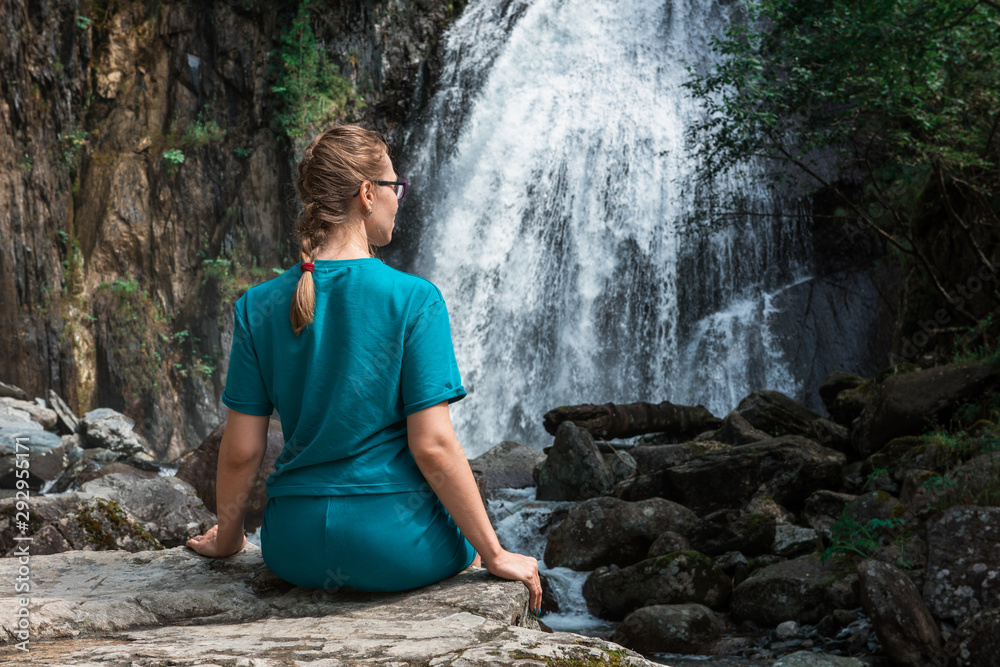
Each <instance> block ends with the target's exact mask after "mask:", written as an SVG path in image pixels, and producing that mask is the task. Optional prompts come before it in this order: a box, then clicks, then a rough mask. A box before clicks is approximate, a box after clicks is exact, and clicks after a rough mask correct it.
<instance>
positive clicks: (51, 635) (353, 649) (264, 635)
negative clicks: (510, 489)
mask: <svg viewBox="0 0 1000 667" xmlns="http://www.w3.org/2000/svg"><path fill="white" fill-rule="evenodd" d="M29 544H30V543H29ZM29 567H30V569H31V580H32V592H31V604H30V606H29V607H28V608H29V610H30V612H31V625H30V638H29V644H28V647H29V649H30V650H29V652H27V653H25V652H23V651H20V650H17V649H16V648H15V647H14V644H15V643H16V642H17V641H19V640H18V639H17V638H16V636H15V635H14V633H13V631H14V630H15V627H16V616H15V614H16V612H17V608H18V601H17V598H18V597H19V596H20V595H24V594H23V593H21V594H17V593H15V592H14V586H13V582H14V580H15V577H16V573H17V568H18V563H17V559H15V558H4V559H2V560H0V580H2V581H6V582H8V583H9V585H8V586H6V587H5V588H4V590H3V591H2V592H0V662H8V661H10V660H13V661H15V662H16V663H17V664H21V665H94V666H97V665H116V666H118V665H123V666H124V665H129V666H130V667H152V666H153V665H163V664H170V665H192V666H193V665H204V666H206V667H208V666H209V665H220V666H221V665H227V666H228V665H239V666H243V665H246V666H248V667H250V666H253V667H269V666H271V665H315V666H317V667H319V666H322V667H334V666H339V665H386V666H388V665H393V666H399V667H402V666H410V665H428V666H430V667H478V666H485V665H514V664H523V665H539V664H549V665H559V664H561V663H563V662H564V661H569V660H574V659H575V660H581V661H584V662H585V664H587V665H590V664H593V665H595V666H596V665H601V664H608V663H612V662H614V660H615V659H617V660H619V662H614V664H620V665H630V666H635V667H654V666H656V663H654V662H651V661H649V660H646V659H645V658H643V657H642V656H640V655H639V654H637V653H635V652H633V651H629V650H627V649H624V648H623V647H621V646H619V645H617V644H613V643H611V642H607V641H603V640H600V639H595V638H591V637H584V636H582V635H577V634H573V633H568V632H556V633H547V632H543V631H542V630H541V629H540V626H539V625H538V623H537V621H535V620H534V618H533V617H531V616H530V615H529V613H528V610H527V604H528V592H527V589H525V587H524V586H523V584H521V583H520V582H517V581H508V580H505V579H500V578H498V577H496V576H494V575H492V574H490V573H489V572H487V571H486V570H485V569H483V568H476V567H469V568H467V569H465V570H463V571H462V572H460V573H458V574H457V575H455V576H454V577H450V578H448V579H445V580H444V581H441V582H438V583H437V584H434V585H431V586H425V587H423V588H419V589H414V590H411V591H404V592H400V593H365V592H361V591H354V590H351V589H348V588H340V589H336V590H331V591H323V590H312V589H305V588H299V587H296V586H292V585H290V584H288V583H286V582H284V581H282V580H281V579H279V578H277V577H276V576H275V575H274V574H272V573H271V572H270V571H269V570H268V569H267V567H266V566H265V565H264V561H263V558H262V557H261V552H260V549H259V548H258V547H256V546H254V545H252V544H250V545H247V547H246V549H244V550H243V551H242V552H240V553H238V554H235V555H233V556H230V557H228V558H219V559H215V558H206V557H203V556H200V555H198V554H197V553H195V552H194V551H192V550H190V549H188V548H187V547H184V546H179V547H174V548H173V549H166V550H163V551H140V552H137V553H129V552H126V551H67V552H63V553H58V554H51V555H45V556H34V557H30V561H29Z"/></svg>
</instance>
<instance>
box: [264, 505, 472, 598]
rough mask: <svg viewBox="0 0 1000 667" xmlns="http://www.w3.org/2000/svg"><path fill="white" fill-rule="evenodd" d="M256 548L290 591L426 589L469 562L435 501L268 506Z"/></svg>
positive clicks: (466, 547)
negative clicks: (292, 587) (319, 589)
mask: <svg viewBox="0 0 1000 667" xmlns="http://www.w3.org/2000/svg"><path fill="white" fill-rule="evenodd" d="M260 546H261V552H262V554H263V557H264V563H265V564H266V565H267V567H268V569H270V570H271V572H273V573H274V574H276V575H277V576H278V577H280V578H281V579H284V580H285V581H287V582H288V583H290V584H294V585H296V586H302V587H303V588H323V589H334V588H339V587H341V586H346V587H349V588H353V589H355V590H359V591H405V590H409V589H412V588H419V587H421V586H427V585H429V584H433V583H436V582H438V581H441V580H442V579H446V578H447V577H450V576H452V575H455V574H457V573H459V572H461V571H462V570H464V569H465V568H467V567H468V566H469V565H471V564H472V561H473V559H475V557H476V550H475V548H473V546H472V545H471V544H470V543H469V541H468V540H467V539H465V536H464V535H462V533H461V531H460V530H459V529H458V526H457V525H455V521H454V520H453V519H452V518H451V515H450V514H449V513H448V510H446V509H445V507H444V505H442V504H441V500H440V499H439V498H438V497H437V496H436V495H434V494H433V493H430V494H425V493H420V492H406V493H373V494H358V495H351V496H277V497H274V498H269V499H268V501H267V504H266V505H265V507H264V519H263V523H262V524H261V528H260Z"/></svg>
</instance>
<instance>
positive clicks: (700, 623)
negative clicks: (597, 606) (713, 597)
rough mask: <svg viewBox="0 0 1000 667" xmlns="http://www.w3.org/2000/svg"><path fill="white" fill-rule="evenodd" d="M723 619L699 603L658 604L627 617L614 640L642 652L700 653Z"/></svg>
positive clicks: (715, 634)
mask: <svg viewBox="0 0 1000 667" xmlns="http://www.w3.org/2000/svg"><path fill="white" fill-rule="evenodd" d="M723 625H724V624H723V622H722V619H720V618H719V617H718V616H717V615H716V614H715V612H713V611H712V610H711V609H709V608H708V607H706V606H704V605H700V604H657V605H651V606H649V607H642V608H640V609H636V610H635V611H633V612H632V613H631V614H629V615H628V616H626V617H625V620H623V621H622V622H621V623H619V624H618V627H617V628H616V629H615V631H614V633H613V634H612V635H611V637H610V639H611V641H613V642H615V643H617V644H621V645H622V646H627V647H629V648H631V649H634V650H636V651H639V652H640V653H653V652H658V653H698V652H699V650H700V649H701V648H702V647H703V646H704V645H705V644H707V643H709V642H711V641H713V640H715V639H717V638H718V637H719V633H720V630H721V629H722V627H723Z"/></svg>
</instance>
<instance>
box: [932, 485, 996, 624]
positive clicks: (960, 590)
mask: <svg viewBox="0 0 1000 667" xmlns="http://www.w3.org/2000/svg"><path fill="white" fill-rule="evenodd" d="M927 554H928V557H927V580H926V582H925V584H924V591H923V593H924V600H926V601H927V604H928V606H929V607H930V608H931V611H932V612H933V613H934V615H935V616H936V617H937V618H939V619H942V620H947V621H951V622H953V623H956V624H957V623H961V622H962V621H964V620H965V619H967V618H969V617H970V616H972V615H973V614H975V613H977V612H979V611H982V610H984V609H989V608H992V607H996V606H998V603H1000V576H998V573H1000V507H975V506H968V505H958V506H955V507H951V508H949V509H948V510H946V511H945V512H944V514H943V515H942V516H941V518H940V519H938V520H937V521H934V522H932V523H930V524H929V525H928V527H927Z"/></svg>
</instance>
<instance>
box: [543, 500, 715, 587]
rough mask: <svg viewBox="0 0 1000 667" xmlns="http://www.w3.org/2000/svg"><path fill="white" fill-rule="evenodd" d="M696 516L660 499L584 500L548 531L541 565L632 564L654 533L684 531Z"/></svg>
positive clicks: (590, 566)
mask: <svg viewBox="0 0 1000 667" xmlns="http://www.w3.org/2000/svg"><path fill="white" fill-rule="evenodd" d="M697 520H698V517H697V516H696V515H695V513H694V512H692V511H691V510H689V509H687V508H686V507H684V506H682V505H678V504H677V503H673V502H670V501H669V500H664V499H663V498H649V499H648V500H641V501H639V502H635V503H630V502H627V501H624V500H619V499H617V498H611V497H607V496H605V497H601V498H591V499H589V500H584V501H583V502H581V503H579V504H578V505H576V506H575V507H573V509H571V510H570V512H569V515H568V516H567V517H566V520H565V521H563V522H562V523H561V524H559V526H558V527H557V528H556V529H555V530H553V531H552V533H551V534H550V535H549V539H548V544H546V546H545V564H546V565H548V566H549V567H568V568H571V569H574V570H581V571H589V570H593V569H594V568H596V567H598V566H600V565H611V564H615V565H618V566H619V567H624V566H626V565H631V564H633V563H637V562H639V561H641V560H643V559H644V558H646V555H647V553H648V552H649V548H650V546H651V545H652V544H653V542H654V541H655V540H656V538H657V537H659V536H660V535H662V534H663V533H665V532H667V531H673V532H676V533H680V534H685V533H687V532H688V531H689V530H690V529H691V528H692V527H693V526H694V525H695V523H696V522H697Z"/></svg>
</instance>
